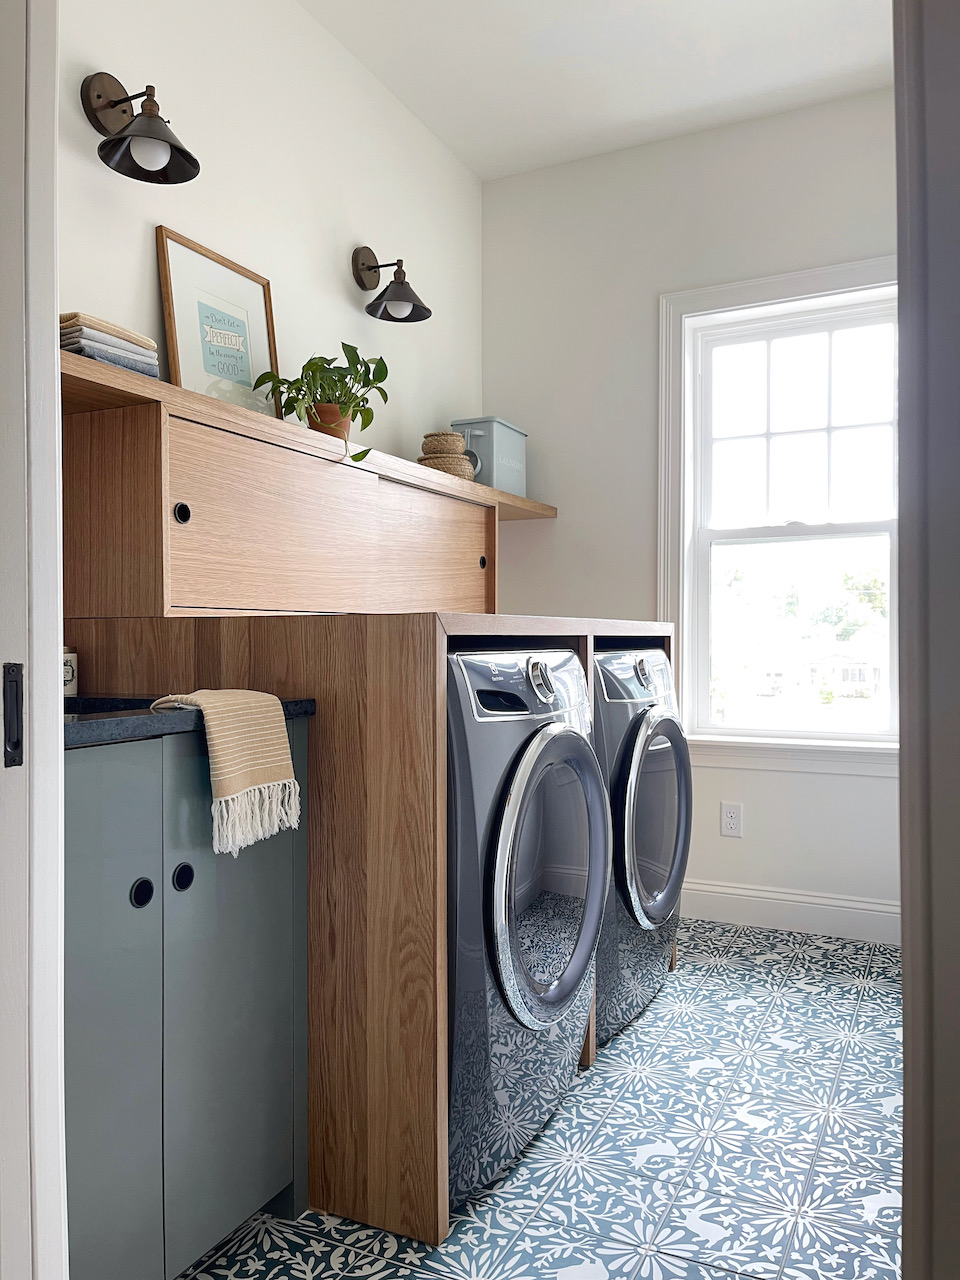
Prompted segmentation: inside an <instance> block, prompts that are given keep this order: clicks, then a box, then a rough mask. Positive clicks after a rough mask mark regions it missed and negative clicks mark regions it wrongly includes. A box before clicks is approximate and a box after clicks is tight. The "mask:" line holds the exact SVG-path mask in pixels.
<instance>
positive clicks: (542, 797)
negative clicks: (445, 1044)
mask: <svg viewBox="0 0 960 1280" xmlns="http://www.w3.org/2000/svg"><path fill="white" fill-rule="evenodd" d="M494 858H495V863H494V876H493V894H492V926H493V927H492V934H493V942H494V968H495V971H496V973H497V978H498V981H499V983H500V987H501V990H502V991H503V994H504V997H505V999H506V1001H507V1004H508V1006H509V1007H510V1009H511V1011H512V1013H513V1015H514V1017H516V1018H517V1020H518V1021H519V1022H521V1023H522V1024H523V1025H524V1026H528V1027H534V1028H543V1027H546V1026H550V1025H551V1024H552V1023H554V1022H557V1021H559V1019H560V1018H561V1017H562V1016H563V1014H564V1013H565V1012H566V1010H567V1009H568V1008H569V1007H570V1005H571V1004H572V1003H573V1001H574V1000H575V999H576V997H577V995H578V994H579V992H580V989H581V987H582V985H583V983H584V980H585V979H586V977H587V976H588V974H589V972H590V969H591V965H592V962H593V956H594V952H595V949H596V944H597V938H598V937H599V932H600V921H601V918H602V914H603V901H604V897H605V894H606V886H607V881H608V876H609V864H610V822H609V809H608V806H607V802H606V794H605V790H604V787H603V779H602V777H601V773H600V766H599V764H598V762H597V758H596V756H595V755H594V752H593V748H592V747H591V746H590V744H589V742H588V741H587V739H586V738H585V737H584V736H583V735H582V734H581V733H578V732H577V731H576V730H574V729H571V728H569V727H567V726H564V725H561V724H552V725H548V726H547V727H546V728H544V729H541V730H540V732H539V733H538V734H537V735H536V736H535V737H534V738H533V739H532V741H531V742H530V743H529V744H528V745H527V747H526V749H525V750H524V752H523V754H522V755H521V757H520V760H519V761H518V764H517V767H516V769H515V771H514V773H513V776H512V778H511V781H510V784H509V787H508V791H507V794H506V797H505V801H504V808H503V819H502V821H501V824H500V829H499V833H498V838H497V841H496V847H495V850H494Z"/></svg>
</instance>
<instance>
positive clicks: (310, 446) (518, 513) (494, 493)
mask: <svg viewBox="0 0 960 1280" xmlns="http://www.w3.org/2000/svg"><path fill="white" fill-rule="evenodd" d="M60 370H61V376H60V386H61V391H60V394H61V400H62V404H63V412H64V413H65V414H69V413H90V412H94V411H96V410H100V409H120V408H125V407H127V406H131V405H142V404H162V405H163V406H164V407H165V408H166V409H167V411H168V412H169V413H171V414H175V415H176V416H178V417H182V418H189V419H190V420H191V421H194V422H201V423H205V424H207V425H209V426H216V427H219V428H220V429H221V430H225V431H232V432H234V433H236V434H238V435H244V436H248V437H250V438H252V439H255V440H262V441H264V442H266V443H268V444H276V445H281V446H284V447H286V448H290V449H295V450H297V451H298V452H299V453H310V454H314V455H315V456H316V457H319V458H326V459H327V460H329V461H330V462H340V460H341V458H342V457H343V450H342V448H341V447H340V446H339V445H338V444H337V443H336V441H334V440H332V439H331V438H330V437H329V436H325V435H323V434H322V433H320V432H317V431H310V430H308V429H307V428H306V427H303V426H301V425H300V424H299V423H293V422H286V421H281V419H279V418H270V417H267V415H266V414H262V413H254V412H252V411H251V410H249V409H243V408H241V407H240V406H239V405H233V404H229V403H227V402H226V401H224V400H214V399H213V398H212V397H211V396H204V395H200V393H199V392H196V391H187V390H185V389H184V388H183V387H175V386H173V385H172V384H171V383H169V382H160V381H158V379H156V378H147V377H145V376H144V375H143V374H141V373H131V372H130V371H129V370H127V369H119V368H117V367H115V366H114V365H109V364H103V363H101V362H100V361H98V360H90V359H89V358H88V357H86V356H80V355H76V354H74V353H72V352H69V351H62V352H61V353H60ZM343 465H344V466H348V467H352V468H355V469H357V470H361V471H369V472H372V473H373V474H374V475H378V476H382V477H383V478H384V479H387V480H394V481H397V482H398V483H400V484H406V485H410V486H411V487H413V488H416V489H426V490H428V491H429V492H431V493H439V494H445V495H446V496H448V497H451V498H459V499H460V500H461V501H466V502H474V503H477V504H478V505H479V506H483V507H495V508H496V511H497V516H498V518H499V519H501V520H555V519H556V517H557V509H556V507H551V506H549V505H548V504H547V503H545V502H535V501H534V500H533V499H532V498H518V497H516V496H515V495H514V494H512V493H504V492H503V491H502V490H500V489H491V488H490V487H489V485H485V484H476V483H475V482H474V481H473V480H460V479H459V478H458V477H457V476H448V475H445V474H444V473H443V472H442V471H432V470H431V469H430V468H429V467H421V466H420V465H419V463H416V462H410V461H408V460H407V459H406V458H395V457H393V456H392V455H391V454H388V453H380V452H379V451H377V450H376V449H374V450H372V451H371V452H370V453H369V454H368V455H367V457H366V458H365V459H364V460H363V462H346V463H344V464H343Z"/></svg>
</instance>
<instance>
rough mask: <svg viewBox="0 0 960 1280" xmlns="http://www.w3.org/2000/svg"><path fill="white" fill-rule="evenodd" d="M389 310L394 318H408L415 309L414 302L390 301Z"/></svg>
mask: <svg viewBox="0 0 960 1280" xmlns="http://www.w3.org/2000/svg"><path fill="white" fill-rule="evenodd" d="M387 310H388V311H389V312H390V314H391V315H392V316H393V318H394V320H406V318H407V316H408V315H409V314H410V312H411V311H412V310H413V303H412V302H388V303H387Z"/></svg>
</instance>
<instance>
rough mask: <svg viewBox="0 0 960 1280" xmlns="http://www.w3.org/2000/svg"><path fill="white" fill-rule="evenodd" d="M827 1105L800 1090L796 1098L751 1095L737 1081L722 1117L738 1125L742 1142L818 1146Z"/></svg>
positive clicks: (725, 1102)
mask: <svg viewBox="0 0 960 1280" xmlns="http://www.w3.org/2000/svg"><path fill="white" fill-rule="evenodd" d="M827 1110H828V1108H827V1105H826V1104H824V1103H820V1102H818V1101H817V1100H816V1097H815V1096H809V1095H807V1094H805V1093H803V1092H802V1091H799V1092H798V1093H797V1095H796V1097H795V1098H794V1097H791V1096H789V1095H788V1096H787V1097H771V1096H769V1095H765V1094H761V1093H753V1092H748V1091H747V1090H745V1089H743V1088H742V1087H741V1082H740V1080H738V1081H737V1082H736V1083H735V1085H734V1087H733V1088H732V1089H731V1090H730V1091H729V1092H728V1093H727V1095H726V1097H725V1098H724V1100H723V1107H722V1110H721V1115H722V1117H723V1118H724V1119H727V1120H730V1119H732V1121H733V1122H734V1123H735V1124H736V1125H737V1127H738V1130H739V1132H740V1134H741V1135H742V1140H743V1142H745V1143H749V1142H771V1141H773V1142H796V1143H800V1144H805V1145H810V1144H811V1143H813V1144H814V1145H816V1143H817V1142H818V1140H819V1138H820V1134H821V1133H822V1131H823V1126H824V1123H825V1121H826V1117H827Z"/></svg>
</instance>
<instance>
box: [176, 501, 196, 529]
mask: <svg viewBox="0 0 960 1280" xmlns="http://www.w3.org/2000/svg"><path fill="white" fill-rule="evenodd" d="M191 514H192V513H191V511H190V508H189V507H188V506H187V504H186V503H185V502H178V503H177V504H176V506H175V507H174V508H173V518H174V520H176V522H177V524H187V523H189V520H190V516H191Z"/></svg>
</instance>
